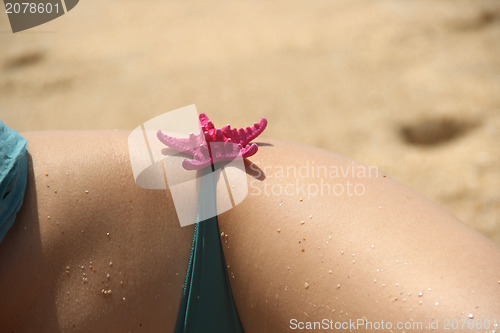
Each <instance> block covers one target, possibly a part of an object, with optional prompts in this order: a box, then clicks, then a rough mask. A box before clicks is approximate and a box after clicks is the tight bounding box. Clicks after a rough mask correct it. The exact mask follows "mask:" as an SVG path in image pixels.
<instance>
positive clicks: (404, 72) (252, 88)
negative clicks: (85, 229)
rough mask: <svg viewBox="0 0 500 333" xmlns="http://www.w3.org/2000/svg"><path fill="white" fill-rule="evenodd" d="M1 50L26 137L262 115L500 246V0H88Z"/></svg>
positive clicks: (0, 18)
mask: <svg viewBox="0 0 500 333" xmlns="http://www.w3.org/2000/svg"><path fill="white" fill-rule="evenodd" d="M0 50H1V52H0V119H2V120H3V121H4V122H6V123H7V124H8V125H9V126H11V127H12V128H14V129H16V130H18V131H27V130H52V129H115V128H116V129H133V128H135V127H136V126H137V125H139V124H140V123H142V122H144V121H146V120H148V119H150V118H152V117H154V116H156V115H159V114H162V113H164V112H167V111H170V110H173V109H176V108H178V107H181V106H184V105H189V104H193V103H194V104H196V105H197V107H198V110H199V111H200V112H206V113H208V114H209V115H210V116H211V117H212V118H213V120H214V121H215V123H216V124H220V125H224V124H226V123H227V122H231V124H232V125H235V126H243V125H245V126H246V125H247V124H250V123H253V122H254V121H257V120H258V119H259V118H260V117H261V116H266V117H267V118H268V120H269V124H270V125H269V127H268V129H267V130H266V133H265V135H266V136H267V137H275V138H279V139H285V140H291V141H298V142H304V143H307V144H311V145H315V146H320V147H323V148H326V149H329V150H333V151H336V152H339V153H341V154H344V155H347V156H350V157H352V158H354V159H356V160H358V161H361V162H363V163H365V164H369V165H376V166H377V167H378V168H379V169H380V170H382V171H384V172H386V173H388V174H389V175H391V176H392V177H393V178H396V179H397V180H399V181H400V182H402V183H404V184H406V185H408V186H410V187H412V188H414V189H416V190H417V191H419V192H421V193H423V194H424V195H426V196H427V197H429V198H431V199H433V200H435V201H437V202H438V203H440V204H441V205H443V206H444V207H446V208H447V209H448V210H450V211H451V212H453V213H454V214H455V215H457V216H458V217H459V218H460V219H462V220H463V221H465V222H466V223H467V224H469V225H471V226H473V227H474V228H476V229H477V230H479V231H481V232H482V233H484V234H485V235H487V236H488V237H490V238H491V239H493V240H495V241H496V242H497V243H500V145H499V144H498V142H500V2H498V1H463V0H456V1H399V0H386V1H383V0H381V1H355V0H342V1H331V0H319V1H296V0H286V1H275V2H264V1H259V2H255V1H222V2H219V3H217V5H213V4H210V3H208V2H205V1H172V2H170V1H152V2H148V3H147V4H146V3H145V2H141V1H131V0H121V1H89V0H87V1H81V2H80V4H79V5H78V6H77V7H76V8H75V9H73V10H72V11H71V12H70V13H68V14H66V15H64V16H62V17H60V18H58V19H56V20H54V21H52V22H49V23H47V24H45V25H42V26H40V27H37V28H35V29H31V30H28V31H26V32H22V33H17V34H12V33H11V32H10V27H9V25H8V21H7V16H6V15H5V14H0ZM464 246H466V245H465V244H464Z"/></svg>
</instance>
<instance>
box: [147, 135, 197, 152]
mask: <svg viewBox="0 0 500 333" xmlns="http://www.w3.org/2000/svg"><path fill="white" fill-rule="evenodd" d="M156 137H157V138H158V140H160V141H161V142H162V143H163V144H164V145H166V146H168V147H170V148H172V149H174V150H176V151H180V152H187V153H189V154H190V155H193V154H194V151H195V150H196V147H198V146H199V145H201V144H203V139H201V136H200V135H195V134H193V133H191V134H190V135H189V138H174V137H173V136H170V135H167V134H165V133H163V132H162V131H161V130H158V132H156Z"/></svg>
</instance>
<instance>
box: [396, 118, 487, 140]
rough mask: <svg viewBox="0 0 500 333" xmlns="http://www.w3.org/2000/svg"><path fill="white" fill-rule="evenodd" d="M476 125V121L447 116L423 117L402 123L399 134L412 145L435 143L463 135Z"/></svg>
mask: <svg viewBox="0 0 500 333" xmlns="http://www.w3.org/2000/svg"><path fill="white" fill-rule="evenodd" d="M477 125H478V123H476V122H473V121H466V120H458V119H452V118H447V117H442V118H435V119H424V120H421V121H418V122H416V123H414V124H407V125H403V126H402V127H401V129H400V135H401V137H402V139H403V140H404V141H405V142H407V143H409V144H412V145H436V144H440V143H444V142H447V141H451V140H453V139H456V138H458V137H460V136H463V135H464V134H466V133H467V132H468V131H470V130H471V129H473V128H474V127H476V126H477Z"/></svg>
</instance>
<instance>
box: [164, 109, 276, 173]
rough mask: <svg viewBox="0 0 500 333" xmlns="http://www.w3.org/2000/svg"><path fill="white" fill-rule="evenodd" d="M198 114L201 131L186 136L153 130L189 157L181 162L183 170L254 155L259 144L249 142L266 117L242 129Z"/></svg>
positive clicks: (254, 136) (263, 124)
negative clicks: (220, 123)
mask: <svg viewBox="0 0 500 333" xmlns="http://www.w3.org/2000/svg"><path fill="white" fill-rule="evenodd" d="M199 118H200V127H201V133H200V134H197V135H195V134H194V133H191V134H190V135H189V138H175V137H172V136H169V135H167V134H164V133H163V132H162V131H161V130H158V132H157V133H156V136H157V137H158V139H159V140H160V141H161V142H162V143H163V144H165V145H167V146H168V147H170V148H172V149H174V150H176V151H179V152H185V153H188V154H189V155H191V156H192V158H193V159H192V160H188V159H186V160H184V162H183V163H182V166H183V167H184V169H186V170H200V169H203V168H204V167H206V166H209V165H211V164H214V163H217V162H222V161H232V160H233V159H234V158H236V157H237V156H238V155H240V154H241V155H242V156H243V158H247V157H250V156H252V155H254V154H255V153H256V152H257V150H258V149H259V148H258V147H257V145H256V144H255V143H252V144H249V143H250V142H251V141H252V140H253V139H255V138H256V137H258V136H259V135H260V134H261V133H262V132H263V131H264V129H265V128H266V126H267V119H266V118H261V120H260V121H259V122H258V123H255V124H254V125H253V127H247V128H246V129H243V128H240V129H236V128H231V125H229V124H228V125H226V126H224V127H222V128H216V127H215V126H214V123H213V122H212V121H211V120H210V119H209V118H208V116H207V115H206V114H204V113H200V116H199ZM202 134H203V136H202ZM214 143H217V144H214Z"/></svg>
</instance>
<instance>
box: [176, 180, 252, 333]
mask: <svg viewBox="0 0 500 333" xmlns="http://www.w3.org/2000/svg"><path fill="white" fill-rule="evenodd" d="M210 182H211V181H210V180H208V182H207V181H203V180H202V184H201V186H202V191H201V193H205V195H200V206H199V208H198V217H197V221H198V223H196V224H195V227H194V235H193V245H192V247H191V256H190V258H189V264H188V269H187V274H186V282H185V285H184V293H183V295H182V301H181V306H180V309H179V315H178V317H177V325H176V327H175V333H194V332H196V333H242V332H243V328H242V326H241V322H240V319H239V317H238V312H237V311H236V306H235V304H234V301H233V295H232V292H231V286H230V284H229V278H228V274H227V269H226V267H227V266H226V262H225V260H224V253H223V251H222V244H221V241H220V233H219V225H218V220H217V216H214V217H212V218H209V219H207V220H204V221H202V222H199V216H200V209H202V208H201V207H202V205H207V204H208V205H215V191H212V190H211V189H215V184H211V183H210ZM203 187H205V189H203ZM207 187H209V188H210V189H209V190H208V193H210V192H211V194H212V195H209V196H207V195H206V193H207ZM207 201H209V202H208V203H207Z"/></svg>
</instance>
